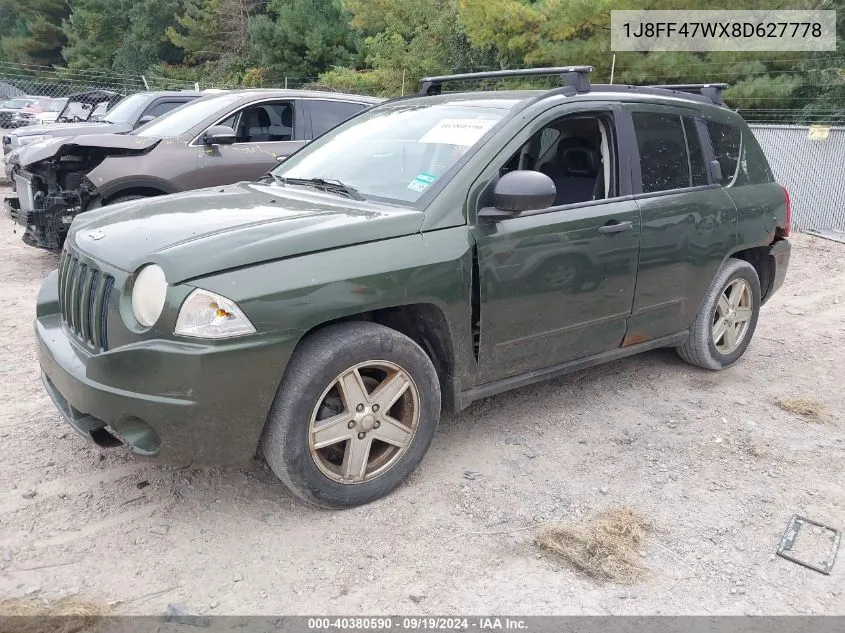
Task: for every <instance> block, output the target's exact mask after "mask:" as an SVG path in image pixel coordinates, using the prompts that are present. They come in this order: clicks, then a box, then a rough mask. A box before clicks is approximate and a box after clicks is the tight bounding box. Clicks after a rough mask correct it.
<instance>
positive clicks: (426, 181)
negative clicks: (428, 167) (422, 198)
mask: <svg viewBox="0 0 845 633" xmlns="http://www.w3.org/2000/svg"><path fill="white" fill-rule="evenodd" d="M435 180H437V176H432V175H431V174H427V173H425V172H423V173H421V174H420V175H419V176H417V177H416V178H414V179H413V180H412V181H411V183H410V184H409V185H408V189H411V190H413V191H419V192H423V191H425V190H426V189H427V188H428V186H429V185H430V184H431V183H433V182H434V181H435Z"/></svg>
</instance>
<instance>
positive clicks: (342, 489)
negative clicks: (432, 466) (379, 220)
mask: <svg viewBox="0 0 845 633" xmlns="http://www.w3.org/2000/svg"><path fill="white" fill-rule="evenodd" d="M379 363H381V365H379ZM376 365H378V366H377V367H376ZM356 368H357V369H356ZM403 372H404V373H403ZM356 375H357V376H359V377H360V380H359V381H357V382H356V378H355V377H356ZM382 375H384V376H385V377H384V378H382ZM391 377H392V378H395V379H397V382H396V383H395V384H397V385H398V384H405V383H407V387H405V390H404V391H403V392H402V393H401V395H400V396H399V397H398V400H396V401H395V404H391V403H390V397H389V396H380V395H379V394H380V393H381V394H384V393H385V392H377V387H378V388H380V387H382V386H383V385H386V384H387V383H388V382H390V380H391ZM397 377H398V378H397ZM341 378H343V382H342V383H341V382H340V380H341ZM378 381H382V382H380V383H378ZM342 385H348V386H343V389H344V391H341V387H342ZM359 385H360V386H363V387H364V392H363V393H366V395H364V396H361V397H356V396H355V394H356V393H357V394H359V396H360V394H361V393H362V392H361V391H356V390H357V389H358V386H359ZM346 393H350V394H353V395H351V396H347V395H345V394H346ZM361 399H365V400H366V406H364V407H363V409H361V407H359V405H361V403H360V402H358V401H359V400H361ZM378 402H382V407H384V408H385V409H386V410H384V411H382V410H381V408H382V407H379V406H378ZM362 406H363V405H362ZM353 409H354V410H353ZM377 410H378V411H377ZM413 411H416V413H415V414H414V413H413ZM387 414H390V415H389V416H388V415H387ZM350 416H351V417H350ZM439 417H440V382H439V380H438V377H437V372H436V371H435V369H434V365H433V364H432V363H431V360H430V359H429V358H428V356H427V355H426V353H425V352H424V351H423V350H422V348H421V347H420V346H419V345H417V344H416V343H415V342H414V341H412V340H411V339H410V338H408V337H407V336H405V335H403V334H400V333H399V332H396V331H395V330H392V329H390V328H387V327H384V326H382V325H378V324H375V323H368V322H354V323H341V324H337V325H331V326H328V327H326V328H324V329H322V330H319V331H317V332H316V333H314V334H312V335H311V336H308V337H307V338H306V339H304V340H303V341H302V342H301V343H300V344H299V345H298V346H297V348H296V350H295V352H294V354H293V356H292V358H291V360H290V363H289V364H288V367H287V370H286V371H285V375H284V378H283V379H282V383H281V385H280V386H279V390H278V392H277V393H276V398H275V400H274V402H273V405H272V407H271V409H270V414H269V416H268V418H267V424H266V426H265V428H264V433H263V436H262V440H261V452H262V453H263V455H264V458H265V459H266V460H267V464H268V465H269V466H270V468H271V469H272V470H273V472H274V473H275V474H276V476H277V477H278V478H279V479H281V480H282V482H284V483H285V484H286V485H287V486H288V488H290V489H291V491H292V492H293V493H294V494H295V495H297V496H298V497H300V498H302V499H304V500H306V501H308V502H310V503H313V504H315V505H318V506H321V507H324V508H345V507H350V506H357V505H362V504H365V503H370V502H371V501H375V500H376V499H379V498H381V497H384V496H385V495H387V494H388V493H390V492H391V491H392V490H394V489H395V488H396V487H397V486H398V485H399V484H401V483H402V481H404V479H405V478H406V477H407V476H408V475H409V474H410V473H411V472H412V471H413V470H414V468H415V467H416V466H417V464H418V463H419V462H420V461H421V460H422V458H423V455H425V453H426V451H427V450H428V447H429V446H430V444H431V440H432V439H433V438H434V433H435V430H436V429H437V423H438V420H439ZM328 419H332V420H335V419H336V420H339V421H340V423H334V424H326V425H325V426H324V427H322V428H321V427H320V426H319V425H318V424H317V423H318V422H323V423H324V424H325V421H326V420H328ZM397 420H398V421H400V422H401V426H400V427H397V425H395V424H393V421H397ZM414 420H415V421H414ZM328 427H331V428H332V429H333V431H332V432H333V433H335V434H337V435H338V436H341V435H348V437H346V438H344V439H341V440H337V439H335V437H329V438H328V439H327V437H328V436H327V435H318V434H317V433H315V432H314V431H315V430H320V431H323V430H324V429H326V428H328ZM347 429H350V430H347ZM397 429H398V431H397ZM325 432H326V433H328V431H325ZM385 432H388V433H391V434H393V433H397V432H398V434H399V435H401V436H402V439H406V443H405V445H404V448H400V447H398V446H394V445H393V444H389V443H387V442H384V441H382V440H381V439H379V438H380V437H382V436H383V434H384V433H385ZM408 433H410V434H409V435H408ZM362 434H363V437H362ZM385 437H386V436H385ZM395 439H396V438H395V437H394V440H395ZM356 440H357V441H359V443H358V444H355V446H356V447H360V446H364V445H365V444H361V443H360V442H365V443H366V442H368V443H367V444H366V446H367V447H368V448H366V449H360V450H366V451H367V453H366V456H365V458H364V462H363V468H362V469H355V468H354V467H353V464H354V463H356V460H354V459H353V458H352V457H351V456H352V455H353V452H354V454H355V455H360V454H361V453H360V452H355V451H353V442H356ZM325 441H333V442H335V443H333V444H330V445H327V446H324V447H321V446H316V444H320V443H321V442H325ZM400 441H401V440H400ZM312 442H313V444H312ZM312 446H313V450H312ZM357 450H358V449H356V451H357ZM347 458H348V459H347ZM360 461H361V458H360V457H359V458H358V460H357V462H360ZM347 463H348V464H349V465H348V466H347ZM371 469H372V472H370V470H371ZM355 472H357V473H362V474H363V477H361V476H359V475H357V474H354V473H355ZM350 473H353V474H352V475H350ZM352 478H358V479H359V481H352Z"/></svg>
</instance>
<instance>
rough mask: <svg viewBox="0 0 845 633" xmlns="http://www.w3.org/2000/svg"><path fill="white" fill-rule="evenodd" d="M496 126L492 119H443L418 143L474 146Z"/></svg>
mask: <svg viewBox="0 0 845 633" xmlns="http://www.w3.org/2000/svg"><path fill="white" fill-rule="evenodd" d="M494 125H496V121H495V120H493V119H443V120H441V121H439V122H438V123H437V125H435V126H434V127H433V128H431V129H430V130H429V131H428V132H426V133H425V134H424V135H423V137H422V138H421V139H420V141H419V142H420V143H442V144H444V145H464V146H466V147H469V146H471V145H475V144H476V143H477V142H478V139H480V138H481V137H482V136H484V133H485V132H486V131H487V130H489V129H490V128H491V127H493V126H494Z"/></svg>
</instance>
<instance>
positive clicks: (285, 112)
mask: <svg viewBox="0 0 845 633" xmlns="http://www.w3.org/2000/svg"><path fill="white" fill-rule="evenodd" d="M223 125H228V126H229V127H232V128H234V130H235V136H236V140H235V142H236V143H270V142H280V141H292V140H293V138H294V137H293V103H290V102H289V101H285V102H281V103H260V104H256V105H252V106H249V107H248V108H245V109H244V110H241V112H240V113H238V114H236V115H233V116H232V117H229V118H228V119H226V121H224V122H223Z"/></svg>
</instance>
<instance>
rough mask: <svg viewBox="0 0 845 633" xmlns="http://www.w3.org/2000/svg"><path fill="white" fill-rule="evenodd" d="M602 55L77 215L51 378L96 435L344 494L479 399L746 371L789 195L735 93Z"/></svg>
mask: <svg viewBox="0 0 845 633" xmlns="http://www.w3.org/2000/svg"><path fill="white" fill-rule="evenodd" d="M590 70H591V69H590V68H589V67H574V68H554V69H548V68H545V69H531V70H527V71H504V72H499V73H492V74H491V73H484V74H480V75H470V76H466V75H456V76H449V77H434V78H428V79H426V80H424V81H423V84H422V91H421V94H418V95H415V96H412V97H408V98H400V99H395V100H392V101H389V102H385V103H383V104H382V105H379V106H377V107H374V108H371V109H368V110H366V111H365V112H364V113H362V114H360V115H358V116H356V117H354V118H353V119H351V120H349V121H347V122H345V123H342V124H340V125H338V126H337V127H335V128H334V129H332V130H330V131H329V132H327V133H326V134H324V135H323V136H321V137H319V138H318V139H316V140H314V141H313V142H312V143H310V144H308V145H306V146H305V147H303V148H302V149H301V150H299V151H298V152H296V153H295V154H293V155H292V156H290V157H289V158H287V159H286V160H284V161H283V162H282V163H281V164H279V165H278V166H277V167H276V168H275V169H274V170H273V171H272V172H271V173H270V174H268V176H267V177H265V178H263V179H262V180H260V181H258V182H241V183H238V184H234V185H229V186H224V187H214V188H210V189H204V190H198V191H191V192H186V193H180V194H174V195H169V196H162V197H158V198H153V199H146V200H136V201H132V202H126V203H121V204H117V205H114V206H110V207H107V208H103V209H100V210H96V211H89V212H87V213H85V214H83V215H80V216H78V217H77V218H76V219H75V220H74V221H73V224H72V226H71V229H70V231H69V234H68V239H67V241H66V242H65V246H64V249H63V251H62V254H61V259H60V263H59V268H58V270H57V271H54V272H53V273H51V274H50V276H49V277H48V278H47V279H46V281H45V282H44V285H43V287H42V289H41V292H40V295H39V297H38V306H37V320H36V324H35V327H36V334H37V342H38V352H39V358H40V363H41V367H42V370H43V382H44V386H45V387H46V389H47V391H48V393H49V394H50V396H51V397H52V399H53V401H54V402H55V403H56V405H57V407H58V408H59V409H60V411H61V412H62V414H63V415H64V417H65V418H66V419H67V421H68V422H69V423H70V424H71V425H72V426H73V427H74V428H75V429H76V430H77V431H79V432H80V433H81V434H82V435H84V436H86V437H87V438H89V439H90V440H93V441H94V442H96V443H97V444H99V445H100V446H114V445H119V444H124V443H125V444H128V445H129V446H130V447H131V448H132V450H133V451H134V452H135V453H138V454H140V455H144V456H148V457H151V458H156V459H160V460H165V461H169V462H176V463H183V464H188V463H191V464H208V463H229V464H231V463H235V464H238V463H245V462H249V460H251V458H252V457H253V456H254V455H255V454H256V452H257V451H259V452H260V453H261V454H263V456H264V457H265V459H266V460H267V462H268V464H269V465H270V467H271V468H272V469H273V471H274V472H275V473H276V474H277V475H278V477H279V478H280V479H282V480H283V481H284V482H285V483H286V484H287V485H288V486H289V487H290V488H291V490H292V491H293V492H294V493H295V494H297V495H298V496H300V497H302V498H304V499H306V500H308V501H310V502H313V503H315V504H318V505H321V506H324V507H332V508H336V507H343V506H351V505H356V504H362V503H367V502H370V501H372V500H374V499H378V498H379V497H382V496H383V495H385V494H387V493H388V492H390V491H391V490H393V489H394V488H396V487H397V486H398V485H399V484H400V482H402V481H403V479H405V478H406V477H407V476H408V474H409V473H410V472H411V471H412V469H413V468H414V467H415V466H416V465H417V464H418V463H419V462H420V460H421V459H422V457H423V455H424V454H425V452H426V450H427V449H428V447H429V444H430V443H431V441H432V437H433V436H434V433H435V428H436V426H437V423H438V420H439V419H440V418H441V417H442V416H444V415H449V414H451V413H453V412H455V411H458V410H460V409H462V408H463V407H466V406H467V405H469V404H470V403H471V402H473V401H474V400H477V399H479V398H484V397H487V396H491V395H493V394H497V393H500V392H503V391H505V390H508V389H512V388H515V387H521V386H523V385H527V384H529V383H532V382H535V381H539V380H545V379H548V378H552V377H554V376H558V375H560V374H563V373H565V372H569V371H573V370H576V369H581V368H584V367H588V366H591V365H596V364H599V363H603V362H606V361H610V360H613V359H617V358H620V357H623V356H628V355H631V354H635V353H638V352H642V351H645V350H651V349H655V348H659V347H674V348H676V349H677V350H678V353H679V354H680V356H681V357H682V358H683V359H684V360H686V361H688V362H690V363H692V364H694V365H698V366H700V367H704V368H707V369H714V370H715V369H722V368H724V367H728V366H730V365H733V364H734V363H736V362H737V361H738V360H739V359H740V357H741V356H742V355H743V353H744V352H745V351H746V349H747V347H748V345H749V343H750V342H751V338H752V335H753V334H754V329H755V326H756V324H757V319H758V316H759V314H760V307H761V306H762V304H763V303H764V302H765V301H766V300H767V299H768V298H769V297H771V296H772V294H773V293H774V292H775V291H776V290H777V289H778V288H779V287H780V285H781V284H782V282H783V279H784V276H785V274H786V268H787V265H788V262H789V255H790V245H789V242H788V240H787V238H788V236H789V226H790V217H789V216H790V210H789V197H788V195H787V193H786V191H785V190H784V189H783V188H782V187H781V186H779V185H778V184H776V183H775V182H774V179H773V177H772V174H771V171H770V169H769V166H768V165H767V163H766V159H765V157H764V156H763V153H762V151H761V150H760V147H759V145H758V144H757V142H756V141H755V140H754V137H753V136H752V134H751V132H750V131H749V129H748V126H747V125H746V124H745V123H744V122H743V120H742V119H741V118H740V117H739V116H738V115H737V114H735V113H734V112H732V111H731V110H729V109H728V108H726V107H725V106H724V104H723V103H722V100H721V98H720V89H721V87H722V86H719V85H715V86H713V85H711V86H674V87H672V86H669V87H666V86H664V87H659V88H655V87H634V86H619V85H592V86H591V85H590V82H589V71H590ZM552 73H553V74H556V75H560V76H561V78H562V83H563V85H562V86H561V87H559V88H556V89H553V90H547V91H510V92H505V91H501V92H497V91H491V92H467V93H443V92H442V86H443V85H444V84H446V83H448V82H449V81H451V80H453V79H455V80H461V81H465V80H472V79H479V78H482V79H487V78H489V77H491V76H495V77H501V76H523V75H539V74H552Z"/></svg>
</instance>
